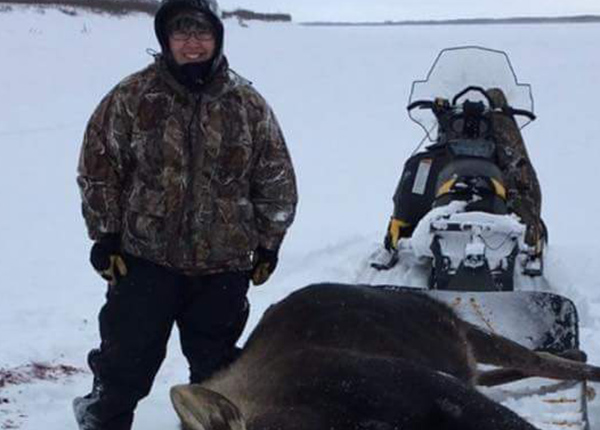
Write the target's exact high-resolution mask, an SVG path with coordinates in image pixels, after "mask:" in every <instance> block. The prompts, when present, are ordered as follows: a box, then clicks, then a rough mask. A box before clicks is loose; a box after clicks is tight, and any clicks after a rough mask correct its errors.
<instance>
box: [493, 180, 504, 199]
mask: <svg viewBox="0 0 600 430" xmlns="http://www.w3.org/2000/svg"><path fill="white" fill-rule="evenodd" d="M492 184H494V191H496V195H497V196H499V197H502V198H503V199H504V200H506V188H505V187H504V185H503V184H502V183H501V182H500V181H498V180H496V179H494V178H492Z"/></svg>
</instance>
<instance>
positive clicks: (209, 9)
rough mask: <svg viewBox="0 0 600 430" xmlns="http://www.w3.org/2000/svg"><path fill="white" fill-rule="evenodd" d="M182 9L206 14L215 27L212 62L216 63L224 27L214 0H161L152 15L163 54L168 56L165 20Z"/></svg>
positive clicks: (219, 57) (219, 59)
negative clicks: (215, 45) (215, 47)
mask: <svg viewBox="0 0 600 430" xmlns="http://www.w3.org/2000/svg"><path fill="white" fill-rule="evenodd" d="M183 9H193V10H197V11H199V12H202V13H204V14H206V16H207V17H208V18H209V19H210V20H211V21H212V24H213V25H214V27H215V29H216V39H217V50H216V52H215V58H214V63H215V64H216V65H218V64H219V63H220V62H221V57H222V56H223V39H224V33H225V31H224V28H223V21H222V20H221V11H220V10H219V5H218V4H217V2H216V0H163V1H162V2H161V4H160V7H159V8H158V11H157V12H156V15H155V16H154V31H155V32H156V38H157V39H158V43H159V44H160V47H161V49H162V53H163V55H164V56H169V42H168V36H167V29H166V26H167V22H168V20H169V18H170V17H171V16H173V14H174V13H176V12H179V11H181V10H183Z"/></svg>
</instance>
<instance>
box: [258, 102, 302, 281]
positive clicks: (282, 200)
mask: <svg viewBox="0 0 600 430" xmlns="http://www.w3.org/2000/svg"><path fill="white" fill-rule="evenodd" d="M254 144H255V156H254V161H253V170H252V175H251V183H250V198H251V201H252V204H253V206H254V215H255V220H256V227H257V230H258V233H259V244H258V247H257V249H256V250H255V252H254V257H253V260H254V261H253V269H252V281H253V283H254V285H261V284H263V283H265V282H266V281H267V279H268V278H269V276H270V275H271V274H272V273H273V271H274V270H275V267H276V265H277V261H278V253H279V247H280V246H281V242H282V241H283V237H284V236H285V233H286V231H287V229H288V228H289V227H290V225H291V224H292V221H293V220H294V216H295V213H296V204H297V203H298V192H297V188H296V176H295V173H294V168H293V166H292V161H291V158H290V155H289V152H288V149H287V146H286V143H285V139H284V137H283V133H282V131H281V128H280V127H279V124H278V122H277V119H276V118H275V115H274V114H273V112H272V111H271V109H270V108H269V107H268V105H266V103H265V104H264V110H263V113H262V115H261V117H260V119H259V121H258V123H257V126H256V128H255V136H254Z"/></svg>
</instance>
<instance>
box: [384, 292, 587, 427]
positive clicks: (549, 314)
mask: <svg viewBox="0 0 600 430" xmlns="http://www.w3.org/2000/svg"><path fill="white" fill-rule="evenodd" d="M381 288H386V289H390V290H393V291H394V290H395V291H402V290H404V289H406V288H407V287H399V286H390V285H386V286H381ZM413 290H414V288H413ZM423 293H424V294H428V295H430V296H431V297H434V298H435V299H438V300H440V301H442V302H445V303H446V304H448V305H449V306H450V307H452V308H453V309H454V310H455V311H456V312H457V313H458V314H459V315H460V317H461V318H462V319H464V320H466V321H468V322H470V323H472V324H475V325H477V326H479V327H482V328H483V329H485V330H486V331H489V332H491V333H494V334H499V335H502V336H505V337H508V338H509V339H511V340H513V341H515V342H517V343H519V344H521V345H523V346H525V347H527V348H529V349H532V350H537V351H545V352H550V353H553V354H564V353H565V352H567V351H578V350H579V318H578V314H577V309H576V307H575V305H574V303H573V302H572V301H571V300H569V299H567V298H565V297H563V296H560V295H557V294H553V293H548V292H537V291H512V292H462V291H461V292H456V291H439V290H438V291H434V290H423ZM482 370H490V368H489V366H487V367H486V368H485V369H482ZM481 390H482V391H483V392H484V393H485V394H486V395H488V396H489V397H491V398H493V399H494V400H496V401H498V402H500V403H502V404H503V405H504V406H506V407H508V408H510V409H512V410H513V411H515V412H516V413H517V414H518V415H520V416H521V417H523V418H525V419H526V420H527V421H529V422H530V423H531V424H533V425H534V426H535V427H536V428H539V429H541V430H589V419H588V410H587V394H588V386H587V383H586V382H585V381H556V380H550V379H545V378H527V379H522V380H519V375H518V374H517V376H516V377H515V380H514V381H512V382H507V383H504V384H502V385H498V386H494V387H485V388H484V387H482V388H481Z"/></svg>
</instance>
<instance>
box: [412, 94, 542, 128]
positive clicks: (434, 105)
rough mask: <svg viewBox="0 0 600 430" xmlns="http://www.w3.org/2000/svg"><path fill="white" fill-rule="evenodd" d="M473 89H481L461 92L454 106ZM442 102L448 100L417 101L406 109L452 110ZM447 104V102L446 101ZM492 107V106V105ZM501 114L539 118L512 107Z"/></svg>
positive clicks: (531, 118) (454, 100) (503, 110)
mask: <svg viewBox="0 0 600 430" xmlns="http://www.w3.org/2000/svg"><path fill="white" fill-rule="evenodd" d="M473 89H481V88H478V87H469V88H466V89H465V90H463V91H461V92H460V93H459V94H457V95H456V96H455V97H454V99H453V100H452V103H453V106H455V105H456V101H457V100H458V98H460V97H461V96H463V95H464V94H465V93H466V92H468V91H471V90H473ZM481 91H483V90H482V89H481ZM482 94H485V96H486V98H488V100H489V96H487V94H486V93H485V91H483V92H482ZM440 101H446V100H442V99H437V100H435V101H432V100H415V101H414V102H412V103H410V104H409V105H408V106H407V107H406V109H407V110H408V111H409V112H410V111H412V110H414V109H429V110H431V111H433V112H436V111H437V112H439V109H440V108H443V109H448V110H449V109H451V105H450V104H443V103H440ZM446 102H447V101H446ZM490 105H491V104H490ZM500 112H502V113H504V114H506V115H508V116H524V117H525V118H527V119H529V120H531V121H534V120H535V119H536V118H537V117H536V116H535V114H534V113H533V112H530V111H528V110H525V109H515V108H512V107H510V106H505V107H503V108H502V109H501V110H500Z"/></svg>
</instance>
